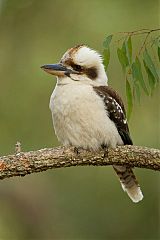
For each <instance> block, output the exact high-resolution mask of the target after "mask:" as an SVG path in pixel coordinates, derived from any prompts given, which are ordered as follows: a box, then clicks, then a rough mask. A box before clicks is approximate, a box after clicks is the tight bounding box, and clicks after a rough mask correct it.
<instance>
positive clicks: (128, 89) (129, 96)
mask: <svg viewBox="0 0 160 240" xmlns="http://www.w3.org/2000/svg"><path fill="white" fill-rule="evenodd" d="M126 96H127V105H128V108H127V119H128V120H129V119H130V117H131V113H132V110H133V96H132V89H131V86H130V83H129V81H128V79H127V78H126Z"/></svg>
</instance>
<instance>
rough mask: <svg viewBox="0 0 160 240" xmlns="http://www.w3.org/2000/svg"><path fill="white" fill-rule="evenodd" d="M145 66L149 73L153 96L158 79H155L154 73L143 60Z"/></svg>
mask: <svg viewBox="0 0 160 240" xmlns="http://www.w3.org/2000/svg"><path fill="white" fill-rule="evenodd" d="M143 64H144V67H145V70H146V72H147V76H148V82H149V86H150V89H151V94H152V92H153V90H154V88H155V86H156V79H155V77H154V75H153V74H152V72H151V71H150V70H149V68H148V67H147V65H146V63H145V61H144V60H143Z"/></svg>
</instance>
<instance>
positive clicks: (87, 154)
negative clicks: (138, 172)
mask: <svg viewBox="0 0 160 240" xmlns="http://www.w3.org/2000/svg"><path fill="white" fill-rule="evenodd" d="M113 164H116V165H124V164H125V165H127V166H128V167H139V168H146V169H152V170H158V171H160V150H158V149H153V148H147V147H138V146H119V147H117V148H116V149H108V150H107V151H104V150H100V151H97V152H91V151H86V150H82V149H81V150H79V152H78V153H75V151H74V148H73V147H69V148H67V147H57V148H46V149H41V150H37V151H31V152H18V153H17V152H16V153H15V154H13V155H8V156H2V157H0V179H4V178H9V177H14V176H25V175H27V174H30V173H35V172H42V171H46V170H48V169H51V168H62V167H72V166H86V165H92V166H106V165H113Z"/></svg>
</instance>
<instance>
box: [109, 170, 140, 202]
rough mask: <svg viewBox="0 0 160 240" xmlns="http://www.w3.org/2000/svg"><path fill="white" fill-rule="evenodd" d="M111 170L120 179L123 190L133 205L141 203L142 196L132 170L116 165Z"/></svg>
mask: <svg viewBox="0 0 160 240" xmlns="http://www.w3.org/2000/svg"><path fill="white" fill-rule="evenodd" d="M113 168H114V170H115V171H116V173H117V175H118V177H119V179H120V182H121V185H122V188H123V190H124V191H125V192H127V194H128V196H129V197H130V198H131V200H132V201H133V202H135V203H137V202H139V201H141V200H142V199H143V194H142V191H141V189H140V186H139V184H138V181H137V179H136V177H135V175H134V173H133V170H132V168H128V167H126V166H117V165H114V166H113Z"/></svg>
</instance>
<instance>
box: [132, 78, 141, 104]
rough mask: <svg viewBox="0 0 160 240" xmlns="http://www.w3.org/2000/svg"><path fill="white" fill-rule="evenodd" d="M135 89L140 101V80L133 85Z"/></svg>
mask: <svg viewBox="0 0 160 240" xmlns="http://www.w3.org/2000/svg"><path fill="white" fill-rule="evenodd" d="M133 90H134V92H135V95H136V98H137V100H138V102H139V103H140V100H141V91H140V87H139V84H138V82H136V81H135V82H134V87H133Z"/></svg>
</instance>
